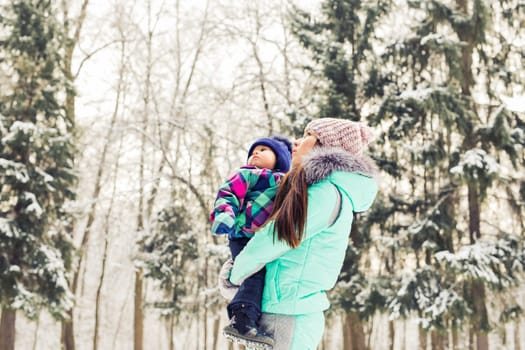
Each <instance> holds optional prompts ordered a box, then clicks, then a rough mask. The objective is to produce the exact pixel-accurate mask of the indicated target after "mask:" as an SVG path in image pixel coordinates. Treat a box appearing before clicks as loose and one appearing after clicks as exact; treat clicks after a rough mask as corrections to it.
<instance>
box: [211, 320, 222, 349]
mask: <svg viewBox="0 0 525 350" xmlns="http://www.w3.org/2000/svg"><path fill="white" fill-rule="evenodd" d="M220 324H221V319H220V317H219V316H215V319H214V320H213V344H212V350H218V349H217V343H218V340H219V330H220V328H219V326H220Z"/></svg>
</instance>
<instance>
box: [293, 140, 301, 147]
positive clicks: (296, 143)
mask: <svg viewBox="0 0 525 350" xmlns="http://www.w3.org/2000/svg"><path fill="white" fill-rule="evenodd" d="M301 140H302V139H296V140H295V141H294V142H293V145H294V147H297V146H299V144H300V143H301Z"/></svg>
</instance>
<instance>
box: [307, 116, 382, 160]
mask: <svg viewBox="0 0 525 350" xmlns="http://www.w3.org/2000/svg"><path fill="white" fill-rule="evenodd" d="M305 130H306V131H308V130H310V131H312V132H313V133H314V134H315V136H317V139H318V141H319V144H320V145H321V147H337V148H342V149H343V150H345V151H347V152H350V153H352V154H354V155H361V154H362V153H363V151H364V150H366V149H367V148H368V144H369V143H370V142H372V140H373V139H374V133H373V131H372V129H371V128H370V127H369V126H368V125H366V124H365V123H362V122H354V121H351V120H347V119H337V118H320V119H316V120H313V121H311V122H310V123H308V125H307V126H306V128H305Z"/></svg>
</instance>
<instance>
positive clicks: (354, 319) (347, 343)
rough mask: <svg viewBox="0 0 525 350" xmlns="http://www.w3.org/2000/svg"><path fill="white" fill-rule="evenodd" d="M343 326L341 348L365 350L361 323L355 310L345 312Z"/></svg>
mask: <svg viewBox="0 0 525 350" xmlns="http://www.w3.org/2000/svg"><path fill="white" fill-rule="evenodd" d="M343 327H344V329H343V340H344V347H343V348H344V349H345V350H365V349H366V345H365V332H364V330H363V323H362V322H361V320H360V319H359V316H358V315H357V314H356V313H355V312H347V313H346V314H345V318H344V323H343Z"/></svg>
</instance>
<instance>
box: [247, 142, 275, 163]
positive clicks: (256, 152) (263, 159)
mask: <svg viewBox="0 0 525 350" xmlns="http://www.w3.org/2000/svg"><path fill="white" fill-rule="evenodd" d="M276 162H277V158H276V157H275V153H273V151H272V149H271V148H270V147H268V146H265V145H257V146H255V148H254V149H253V151H252V154H251V155H250V157H249V158H248V165H253V166H256V167H257V168H267V169H274V168H275V163H276Z"/></svg>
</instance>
